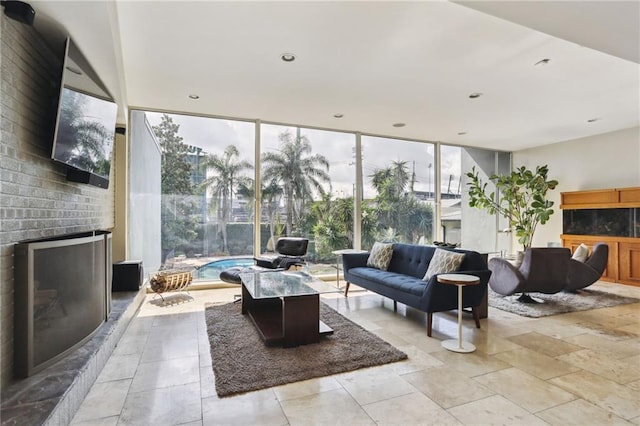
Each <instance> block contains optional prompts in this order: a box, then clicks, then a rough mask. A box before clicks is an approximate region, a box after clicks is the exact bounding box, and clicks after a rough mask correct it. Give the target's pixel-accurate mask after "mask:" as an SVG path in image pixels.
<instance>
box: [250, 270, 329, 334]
mask: <svg viewBox="0 0 640 426" xmlns="http://www.w3.org/2000/svg"><path fill="white" fill-rule="evenodd" d="M240 280H241V281H242V313H243V314H245V315H248V316H249V318H251V320H252V321H253V323H254V324H255V326H256V328H257V329H258V332H259V333H260V337H262V340H264V342H265V344H266V345H268V346H275V345H281V346H284V347H293V346H299V345H307V344H310V343H317V342H319V341H320V337H321V336H324V335H327V334H331V333H333V330H332V329H331V328H330V327H329V326H327V325H326V324H325V323H323V322H322V321H320V294H324V293H337V292H339V290H338V289H337V288H336V287H334V286H332V285H329V284H327V283H325V282H323V281H321V280H319V279H317V278H314V277H312V276H311V275H309V274H307V273H305V272H302V271H247V272H243V273H241V274H240Z"/></svg>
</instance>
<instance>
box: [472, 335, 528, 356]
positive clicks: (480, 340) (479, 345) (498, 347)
mask: <svg viewBox="0 0 640 426" xmlns="http://www.w3.org/2000/svg"><path fill="white" fill-rule="evenodd" d="M473 344H474V345H475V346H476V349H477V350H478V351H479V352H484V353H485V354H487V355H495V354H497V353H500V352H506V351H511V350H514V349H518V348H520V346H519V345H517V344H515V343H513V342H512V341H510V340H509V338H508V337H507V338H504V337H500V336H494V335H493V334H490V333H484V334H482V335H479V336H476V338H475V340H474V341H473Z"/></svg>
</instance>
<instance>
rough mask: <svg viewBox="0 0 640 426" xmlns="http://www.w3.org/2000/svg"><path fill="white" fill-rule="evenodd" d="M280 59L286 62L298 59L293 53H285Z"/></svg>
mask: <svg viewBox="0 0 640 426" xmlns="http://www.w3.org/2000/svg"><path fill="white" fill-rule="evenodd" d="M280 59H282V60H283V61H285V62H293V61H295V60H296V55H294V54H293V53H283V54H282V55H280Z"/></svg>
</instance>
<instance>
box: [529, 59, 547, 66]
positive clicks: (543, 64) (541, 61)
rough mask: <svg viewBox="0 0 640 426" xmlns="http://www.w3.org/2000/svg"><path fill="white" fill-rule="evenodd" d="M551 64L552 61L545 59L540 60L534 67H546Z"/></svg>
mask: <svg viewBox="0 0 640 426" xmlns="http://www.w3.org/2000/svg"><path fill="white" fill-rule="evenodd" d="M549 62H551V59H549V58H545V59H541V60H539V61H538V62H536V63H535V64H533V66H534V67H544V66H545V65H549Z"/></svg>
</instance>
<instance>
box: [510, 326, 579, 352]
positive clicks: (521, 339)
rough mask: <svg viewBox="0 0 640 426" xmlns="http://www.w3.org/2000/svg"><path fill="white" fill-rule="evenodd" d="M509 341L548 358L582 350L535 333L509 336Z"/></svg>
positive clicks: (559, 340)
mask: <svg viewBox="0 0 640 426" xmlns="http://www.w3.org/2000/svg"><path fill="white" fill-rule="evenodd" d="M509 341H511V342H513V343H516V344H517V345H519V346H522V347H524V348H528V349H531V350H534V351H536V352H538V353H541V354H543V355H547V356H550V357H557V356H558V355H563V354H566V353H569V352H575V351H579V350H581V349H583V348H582V347H580V346H577V345H572V344H571V343H567V342H565V341H563V340H561V339H556V338H553V337H550V336H546V335H544V334H540V333H535V332H533V333H525V334H520V335H518V336H511V337H509Z"/></svg>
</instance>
